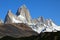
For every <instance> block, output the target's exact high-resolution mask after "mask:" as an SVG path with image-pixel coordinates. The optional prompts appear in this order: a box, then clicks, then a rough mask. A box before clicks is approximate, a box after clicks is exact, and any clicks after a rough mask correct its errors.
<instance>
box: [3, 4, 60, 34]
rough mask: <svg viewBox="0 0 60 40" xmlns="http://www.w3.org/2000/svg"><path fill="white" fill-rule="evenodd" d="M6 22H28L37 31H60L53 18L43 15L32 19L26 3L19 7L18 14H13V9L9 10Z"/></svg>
mask: <svg viewBox="0 0 60 40" xmlns="http://www.w3.org/2000/svg"><path fill="white" fill-rule="evenodd" d="M4 23H26V24H27V25H28V26H29V27H30V28H31V29H32V30H33V31H36V32H37V33H41V32H57V31H60V26H57V25H56V24H54V22H53V21H52V20H51V19H44V18H43V17H42V16H41V17H39V18H36V19H32V18H31V16H30V12H29V10H28V9H27V7H26V6H25V5H23V6H21V7H20V8H19V9H18V11H17V13H16V15H14V14H12V12H11V10H9V11H8V14H7V15H6V18H5V22H4Z"/></svg>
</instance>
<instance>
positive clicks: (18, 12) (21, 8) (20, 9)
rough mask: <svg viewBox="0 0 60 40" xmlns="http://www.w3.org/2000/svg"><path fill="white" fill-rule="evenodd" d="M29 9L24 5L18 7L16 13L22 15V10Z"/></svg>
mask: <svg viewBox="0 0 60 40" xmlns="http://www.w3.org/2000/svg"><path fill="white" fill-rule="evenodd" d="M24 9H27V7H26V6H25V5H22V6H21V7H19V8H18V10H17V13H16V15H20V13H21V11H22V10H24Z"/></svg>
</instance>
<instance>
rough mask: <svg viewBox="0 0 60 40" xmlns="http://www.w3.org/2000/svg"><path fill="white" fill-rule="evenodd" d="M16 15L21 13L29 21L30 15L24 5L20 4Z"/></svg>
mask: <svg viewBox="0 0 60 40" xmlns="http://www.w3.org/2000/svg"><path fill="white" fill-rule="evenodd" d="M16 15H17V16H19V15H21V16H23V17H25V18H26V20H27V22H29V23H31V16H30V13H29V10H28V9H27V8H26V6H25V5H22V6H21V7H20V8H19V9H18V11H17V13H16Z"/></svg>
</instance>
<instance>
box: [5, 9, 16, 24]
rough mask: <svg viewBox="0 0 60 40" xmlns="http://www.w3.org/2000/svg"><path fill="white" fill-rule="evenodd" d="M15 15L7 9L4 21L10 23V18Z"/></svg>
mask: <svg viewBox="0 0 60 40" xmlns="http://www.w3.org/2000/svg"><path fill="white" fill-rule="evenodd" d="M13 17H16V16H15V15H14V14H13V13H12V11H11V10H8V12H7V15H6V17H5V21H4V23H12V18H13Z"/></svg>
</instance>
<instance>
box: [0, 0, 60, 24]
mask: <svg viewBox="0 0 60 40" xmlns="http://www.w3.org/2000/svg"><path fill="white" fill-rule="evenodd" d="M23 4H25V5H26V6H27V8H28V9H29V11H30V14H31V16H32V18H37V17H39V16H43V17H44V18H46V19H47V18H51V19H52V20H53V21H54V22H55V23H56V24H57V25H60V0H0V19H2V20H4V18H5V16H6V14H7V11H8V10H9V9H10V10H12V12H13V13H14V14H15V13H16V12H17V9H18V8H19V7H20V6H22V5H23Z"/></svg>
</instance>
